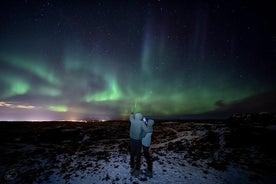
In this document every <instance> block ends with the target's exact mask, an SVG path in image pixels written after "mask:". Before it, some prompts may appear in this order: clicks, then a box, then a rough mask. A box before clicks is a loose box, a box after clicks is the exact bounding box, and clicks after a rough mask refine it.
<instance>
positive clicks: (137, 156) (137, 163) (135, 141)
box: [129, 113, 143, 176]
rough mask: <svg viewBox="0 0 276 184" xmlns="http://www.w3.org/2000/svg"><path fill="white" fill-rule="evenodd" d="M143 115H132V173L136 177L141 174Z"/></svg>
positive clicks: (130, 118) (130, 117)
mask: <svg viewBox="0 0 276 184" xmlns="http://www.w3.org/2000/svg"><path fill="white" fill-rule="evenodd" d="M142 119H143V115H142V114H141V113H136V114H135V116H134V115H133V113H131V114H130V116H129V120H130V133H129V134H130V167H131V171H130V173H131V174H132V175H134V176H138V175H139V174H140V167H141V149H142V124H143V120H142Z"/></svg>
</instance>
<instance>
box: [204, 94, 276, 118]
mask: <svg viewBox="0 0 276 184" xmlns="http://www.w3.org/2000/svg"><path fill="white" fill-rule="evenodd" d="M215 105H216V106H217V109H216V110H214V111H211V112H208V113H205V114H204V115H205V116H211V117H229V116H231V115H232V114H233V113H237V112H243V113H258V112H276V91H270V92H266V93H260V94H256V95H253V96H250V97H247V98H244V99H242V100H240V101H236V102H234V103H231V104H226V103H224V102H223V100H219V101H217V102H216V103H215Z"/></svg>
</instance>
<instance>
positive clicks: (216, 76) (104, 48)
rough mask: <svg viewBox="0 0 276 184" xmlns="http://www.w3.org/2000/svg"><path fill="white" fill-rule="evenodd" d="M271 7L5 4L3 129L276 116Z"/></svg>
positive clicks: (0, 77)
mask: <svg viewBox="0 0 276 184" xmlns="http://www.w3.org/2000/svg"><path fill="white" fill-rule="evenodd" d="M274 10H275V6H274V4H272V3H268V2H261V1H258V3H257V2H254V1H236V2H234V1H224V0H214V1H209V2H208V1H187V2H186V1H164V0H155V1H140V0H134V1H131V0H129V1H119V0H118V1H112V0H110V1H88V0H80V1H67V0H66V1H59V0H57V1H36V0H34V1H28V0H25V1H24V0H22V1H6V2H5V1H1V6H0V21H1V22H0V120H77V119H101V120H103V119H104V120H107V119H118V118H125V117H127V116H128V114H129V113H130V112H131V111H134V112H137V111H140V112H142V113H143V114H144V115H146V116H152V117H183V118H185V117H202V118H203V117H204V118H215V117H227V116H229V115H231V114H232V113H235V112H262V111H275V110H276V108H275V106H276V105H275V102H276V99H275V98H276V97H275V94H276V93H275V84H274V83H275V81H276V80H275V79H276V74H275V71H276V70H275V69H276V64H275V62H276V60H275V54H276V31H275V16H274V14H275V13H274Z"/></svg>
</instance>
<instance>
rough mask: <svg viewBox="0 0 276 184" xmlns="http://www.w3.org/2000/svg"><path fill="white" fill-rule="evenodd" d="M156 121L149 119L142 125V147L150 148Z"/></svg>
mask: <svg viewBox="0 0 276 184" xmlns="http://www.w3.org/2000/svg"><path fill="white" fill-rule="evenodd" d="M153 125H154V120H152V119H148V120H147V121H146V122H143V124H142V129H143V132H142V145H143V146H146V147H150V144H151V136H152V132H153Z"/></svg>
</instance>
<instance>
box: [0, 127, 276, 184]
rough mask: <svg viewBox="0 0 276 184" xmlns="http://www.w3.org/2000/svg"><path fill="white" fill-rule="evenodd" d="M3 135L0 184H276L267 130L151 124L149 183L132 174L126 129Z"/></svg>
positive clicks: (23, 130)
mask: <svg viewBox="0 0 276 184" xmlns="http://www.w3.org/2000/svg"><path fill="white" fill-rule="evenodd" d="M0 127H1V135H3V136H2V138H1V139H2V140H1V144H0V177H1V178H0V183H87V184H88V183H89V184H91V183H145V184H147V183H158V184H160V183H164V184H165V183H166V184H167V183H189V184H190V183H276V172H275V171H276V159H275V152H274V151H273V146H275V143H274V141H275V137H276V135H275V133H276V132H275V129H272V128H268V127H271V126H267V127H256V126H249V125H246V126H240V125H239V126H229V125H228V124H226V123H224V122H214V123H210V122H208V123H206V122H205V123H203V122H196V123H195V122H185V123H180V122H159V123H156V125H155V127H154V128H155V129H154V137H153V145H152V148H151V151H152V157H153V160H154V163H153V168H154V175H153V178H146V177H138V178H136V177H133V176H131V175H130V173H129V171H130V168H129V164H128V162H129V152H128V143H129V137H128V133H129V131H128V130H129V124H128V122H91V123H83V122H79V123H78V122H74V123H69V122H49V123H39V122H36V123H22V122H21V124H20V123H11V124H7V123H2V124H1V125H0ZM143 168H146V164H145V161H143V165H142V169H143Z"/></svg>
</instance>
